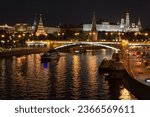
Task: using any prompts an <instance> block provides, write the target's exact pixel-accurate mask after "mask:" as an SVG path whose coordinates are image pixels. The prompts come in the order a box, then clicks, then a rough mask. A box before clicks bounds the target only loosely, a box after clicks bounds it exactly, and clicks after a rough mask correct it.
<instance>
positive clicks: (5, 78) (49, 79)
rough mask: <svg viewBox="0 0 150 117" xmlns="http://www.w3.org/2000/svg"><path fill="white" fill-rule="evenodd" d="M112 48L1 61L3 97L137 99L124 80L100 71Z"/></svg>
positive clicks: (0, 88) (28, 56)
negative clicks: (52, 57)
mask: <svg viewBox="0 0 150 117" xmlns="http://www.w3.org/2000/svg"><path fill="white" fill-rule="evenodd" d="M111 54H112V51H111V50H106V49H102V50H99V51H97V50H96V51H89V52H87V53H85V54H73V53H61V56H60V58H59V59H58V60H56V61H51V62H50V63H41V61H40V54H31V55H26V56H22V57H12V58H8V59H1V60H0V99H134V97H133V96H132V95H131V94H130V93H129V92H128V91H127V90H126V89H125V88H124V86H123V85H122V83H121V82H116V81H107V80H106V79H105V78H104V77H103V74H99V73H98V67H99V64H100V62H101V60H102V59H103V58H105V57H107V58H110V57H111Z"/></svg>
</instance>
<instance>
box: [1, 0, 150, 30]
mask: <svg viewBox="0 0 150 117" xmlns="http://www.w3.org/2000/svg"><path fill="white" fill-rule="evenodd" d="M0 4H1V5H0V24H4V23H7V24H10V25H13V24H15V23H17V22H18V23H30V24H32V23H33V20H34V17H35V14H40V13H42V14H43V20H44V25H52V24H58V23H59V22H61V23H62V24H80V23H85V22H88V21H90V20H91V19H92V18H91V17H92V13H93V11H95V13H96V19H104V20H107V21H110V22H117V21H120V18H121V17H122V15H123V13H125V12H126V11H127V10H128V11H129V12H130V14H131V15H130V16H131V19H132V21H133V22H137V20H138V18H139V17H140V18H141V22H142V25H143V26H144V27H150V0H1V3H0Z"/></svg>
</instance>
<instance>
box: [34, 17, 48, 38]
mask: <svg viewBox="0 0 150 117" xmlns="http://www.w3.org/2000/svg"><path fill="white" fill-rule="evenodd" d="M39 35H47V34H46V32H45V29H44V26H43V21H42V15H40V20H39V24H38V26H37V31H36V36H39Z"/></svg>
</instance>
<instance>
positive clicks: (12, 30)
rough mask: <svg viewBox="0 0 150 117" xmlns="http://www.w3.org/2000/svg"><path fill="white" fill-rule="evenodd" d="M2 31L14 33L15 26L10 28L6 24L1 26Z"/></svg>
mask: <svg viewBox="0 0 150 117" xmlns="http://www.w3.org/2000/svg"><path fill="white" fill-rule="evenodd" d="M0 30H5V31H6V32H7V33H13V32H14V30H15V29H14V27H13V26H9V25H7V24H5V25H0Z"/></svg>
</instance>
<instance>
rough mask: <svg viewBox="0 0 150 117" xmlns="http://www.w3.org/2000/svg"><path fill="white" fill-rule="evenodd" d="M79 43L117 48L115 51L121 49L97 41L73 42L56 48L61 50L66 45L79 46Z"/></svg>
mask: <svg viewBox="0 0 150 117" xmlns="http://www.w3.org/2000/svg"><path fill="white" fill-rule="evenodd" d="M78 45H94V46H101V47H105V48H109V49H112V50H115V51H119V50H120V49H118V48H115V47H112V46H109V45H105V44H100V43H97V42H73V43H69V44H65V45H61V46H58V47H56V48H54V49H55V50H59V49H62V48H65V47H72V46H78Z"/></svg>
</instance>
